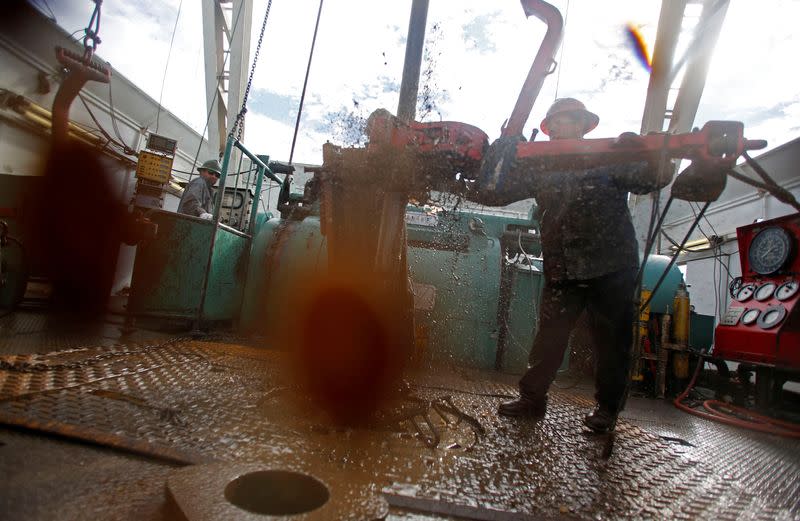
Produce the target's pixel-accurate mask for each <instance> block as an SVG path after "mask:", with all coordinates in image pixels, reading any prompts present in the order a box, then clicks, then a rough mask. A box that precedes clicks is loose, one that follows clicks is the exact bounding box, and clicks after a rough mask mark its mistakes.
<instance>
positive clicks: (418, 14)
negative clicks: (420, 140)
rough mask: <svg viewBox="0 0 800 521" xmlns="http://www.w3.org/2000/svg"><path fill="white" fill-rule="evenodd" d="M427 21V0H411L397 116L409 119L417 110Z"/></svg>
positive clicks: (405, 119)
mask: <svg viewBox="0 0 800 521" xmlns="http://www.w3.org/2000/svg"><path fill="white" fill-rule="evenodd" d="M427 21H428V0H413V3H412V4H411V17H410V19H409V21H408V38H407V39H406V58H405V62H404V63H403V79H402V81H401V83H400V102H399V103H398V105H397V117H398V118H400V119H401V120H403V121H406V122H408V121H411V120H413V119H414V116H415V115H416V112H417V92H418V91H419V72H420V69H421V67H422V49H423V47H424V44H425V24H426V23H427Z"/></svg>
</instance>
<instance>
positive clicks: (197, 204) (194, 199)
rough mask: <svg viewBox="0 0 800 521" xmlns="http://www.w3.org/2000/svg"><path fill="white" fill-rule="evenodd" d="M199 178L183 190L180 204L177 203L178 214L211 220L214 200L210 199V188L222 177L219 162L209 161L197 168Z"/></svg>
mask: <svg viewBox="0 0 800 521" xmlns="http://www.w3.org/2000/svg"><path fill="white" fill-rule="evenodd" d="M197 171H198V173H199V174H200V177H197V178H196V179H192V180H191V181H190V182H189V184H188V185H186V188H184V189H183V195H182V196H181V202H180V203H178V213H183V214H186V215H192V216H194V217H200V218H201V219H208V220H210V219H212V217H213V215H212V214H213V213H214V200H213V199H212V197H211V187H212V186H214V185H215V184H216V183H217V180H218V179H219V176H220V175H222V168H220V166H219V161H217V160H216V159H209V160H208V161H206V162H205V163H203V164H202V165H200V166H199V167H198V168H197Z"/></svg>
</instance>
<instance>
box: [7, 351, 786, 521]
mask: <svg viewBox="0 0 800 521" xmlns="http://www.w3.org/2000/svg"><path fill="white" fill-rule="evenodd" d="M287 374H289V371H288V370H287V367H286V361H285V360H284V358H283V357H282V356H281V354H280V353H278V352H274V351H267V350H261V349H255V348H252V347H246V346H243V345H238V344H236V343H235V342H234V341H232V340H228V341H198V340H191V339H174V340H171V341H166V342H161V343H142V344H131V345H124V346H123V345H117V346H111V347H104V346H98V347H93V348H83V349H77V350H66V351H61V352H58V353H53V354H49V355H44V354H31V355H16V356H5V357H0V421H1V422H2V423H5V424H6V425H14V426H20V427H26V428H32V429H35V430H39V431H45V432H51V433H55V434H59V435H62V436H68V437H71V438H77V439H83V440H86V441H91V442H94V443H99V444H102V445H108V446H114V447H118V448H124V449H126V450H128V451H132V452H135V453H139V454H143V455H147V456H149V457H154V458H157V459H158V460H160V461H166V462H182V463H199V462H208V461H227V462H253V461H262V462H272V463H276V462H278V463H280V464H281V465H284V466H287V467H290V468H298V469H314V468H324V469H326V472H328V473H332V474H333V475H341V476H342V479H347V480H350V481H355V482H361V483H363V484H364V485H365V486H367V487H369V488H370V489H371V490H373V491H375V493H378V492H379V491H380V490H381V489H385V491H386V492H387V493H388V494H389V495H390V496H391V497H394V498H395V499H401V500H403V501H402V504H405V505H411V506H412V507H413V508H416V509H421V510H422V511H423V512H424V511H426V510H428V511H429V510H430V508H431V505H436V507H437V508H439V509H440V510H439V511H441V512H449V513H450V514H451V515H455V514H457V513H459V512H461V513H463V512H484V511H485V512H490V511H496V512H502V513H508V512H516V513H528V514H535V515H536V517H537V518H560V517H566V518H578V519H608V518H610V519H619V518H640V519H661V518H675V519H706V518H714V519H796V518H799V517H800V506H799V505H800V481H799V480H800V478H798V476H800V472H798V470H799V465H800V463H799V462H800V444H798V443H797V442H792V441H789V440H780V439H776V438H774V437H770V436H762V435H755V434H749V433H742V432H741V431H736V430H734V429H730V428H726V427H724V426H718V425H716V424H710V423H708V422H705V421H703V420H700V419H694V418H692V417H689V416H687V415H682V414H680V413H678V412H677V411H674V414H676V415H675V416H668V415H665V414H664V412H663V411H662V410H661V409H662V407H661V406H663V405H665V404H663V402H651V401H645V400H640V401H634V400H632V402H635V403H634V404H632V405H629V408H628V411H626V413H625V418H626V420H625V421H622V422H621V423H620V425H619V426H618V432H617V434H616V436H615V440H614V446H613V452H612V454H611V457H610V458H608V459H604V458H603V452H604V451H605V450H606V449H607V448H608V446H607V442H608V439H607V437H602V436H601V437H596V436H593V435H588V434H586V433H583V432H582V430H581V427H580V425H581V419H582V416H583V415H584V414H585V412H586V410H587V409H588V408H589V407H590V406H591V400H590V399H589V398H588V397H587V396H586V393H585V392H582V391H581V390H580V389H577V390H561V391H558V390H556V391H554V393H553V397H552V400H551V407H550V409H549V411H548V415H547V417H546V418H545V420H544V421H542V422H539V423H532V422H530V421H528V420H507V419H504V418H499V417H497V415H496V413H495V409H496V406H497V404H498V403H499V402H500V401H501V400H503V399H504V398H503V397H505V396H513V395H514V394H515V388H514V387H513V386H510V385H507V384H505V383H502V382H498V381H496V380H494V379H493V375H491V374H488V373H479V372H474V371H473V372H460V373H459V372H455V371H452V370H447V369H443V368H437V369H436V370H435V371H428V372H425V373H423V374H419V375H416V376H413V377H410V378H409V380H408V382H409V389H410V394H409V395H408V396H407V397H406V398H405V399H404V400H403V401H402V402H399V403H393V404H391V406H389V405H387V407H386V409H385V410H384V411H382V414H381V415H379V418H378V420H376V422H375V423H374V424H372V425H370V426H368V427H365V428H363V429H358V430H349V429H342V428H340V427H336V426H332V425H330V424H329V423H328V422H327V420H326V418H325V416H324V415H323V414H321V413H319V412H317V411H315V410H314V409H313V406H311V404H310V403H309V402H307V401H306V400H304V399H303V398H302V397H300V396H297V393H296V391H295V389H294V387H293V385H292V382H291V381H289V380H288V377H287ZM648 404H649V406H648ZM654 404H657V407H656V408H655V409H656V411H657V412H656V413H653V407H652V406H653V405H654ZM664 410H666V409H664ZM648 415H650V416H649V417H648ZM648 422H649V423H648ZM672 424H674V427H673V426H672ZM665 427H668V428H670V429H671V430H665ZM678 431H680V432H678ZM665 432H666V433H669V432H671V433H672V434H673V435H669V434H665ZM675 434H678V436H674V435H675ZM664 436H666V438H665V437H664ZM676 438H681V439H685V440H686V441H687V442H689V443H691V444H692V445H693V446H690V445H681V444H676V443H675V442H674V439H676ZM670 440H671V441H670ZM2 455H3V452H1V451H0V456H2ZM7 465H8V461H5V462H3V460H2V459H0V468H5V470H6V471H10V475H11V476H12V481H13V475H14V472H15V469H14V468H13V466H12V468H10V469H9V468H7ZM16 472H19V470H18V469H16ZM156 475H157V476H160V477H163V472H162V473H161V474H158V473H157V474H156ZM159 479H160V478H159V477H157V478H155V480H156V481H158V480H159ZM153 486H155V487H158V486H159V484H153ZM160 486H161V487H163V481H162V482H161V483H160ZM14 497H17V498H18V497H19V496H14ZM0 499H2V498H0ZM4 504H5V506H7V507H8V508H10V510H8V511H9V512H17V513H20V514H24V513H25V512H26V510H25V505H24V504H20V503H18V502H17V501H16V500H15V501H10V502H9V501H5V502H4ZM121 508H123V511H126V512H127V510H124V508H129V505H128V507H121ZM465 509H466V510H465ZM355 510H356V509H354V516H355V517H353V519H357V518H358V516H357V513H356V512H355ZM403 512H404V511H403V510H402V509H398V508H394V509H393V510H392V514H390V518H391V516H396V518H397V519H413V518H414V515H415V514H408V513H403ZM405 512H408V511H405ZM426 515H430V514H426ZM408 516H411V517H408ZM21 517H22V518H24V515H23V516H21ZM110 517H114V516H110ZM122 517H125V516H124V515H123V516H122ZM156 518H158V517H157V516H156ZM433 518H434V517H424V518H421V519H433ZM499 519H501V518H499Z"/></svg>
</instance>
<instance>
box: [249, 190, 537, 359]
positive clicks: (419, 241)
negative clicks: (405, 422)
mask: <svg viewBox="0 0 800 521" xmlns="http://www.w3.org/2000/svg"><path fill="white" fill-rule="evenodd" d="M406 225H407V227H406V229H407V241H408V253H407V258H408V267H409V273H410V276H411V283H412V285H413V292H414V308H415V309H414V316H415V329H416V331H415V337H416V340H417V347H418V349H419V350H421V351H422V352H421V353H420V354H421V355H422V356H423V358H425V359H439V360H442V359H444V360H449V361H452V362H453V363H457V364H460V365H468V366H471V367H477V368H498V369H501V370H503V371H508V372H515V373H520V372H522V371H524V369H525V367H526V365H527V357H528V350H529V349H530V345H531V342H532V339H533V335H534V333H535V328H536V318H537V306H538V301H539V298H540V293H541V287H542V272H541V259H539V258H538V256H539V255H540V253H541V250H540V246H539V240H538V226H537V224H536V223H535V222H534V221H533V219H532V218H531V217H519V216H516V215H513V216H508V215H500V214H491V213H488V212H477V211H469V210H462V211H457V212H443V211H439V212H434V211H431V210H430V209H428V211H426V210H425V209H422V208H419V207H414V206H409V207H408V209H407V212H406ZM326 246H327V245H326V241H325V237H324V236H323V235H322V234H321V233H320V220H319V217H317V216H315V215H310V216H308V217H305V218H304V219H302V220H292V219H272V220H269V221H266V222H265V223H264V225H263V227H261V228H260V229H259V230H258V232H257V234H256V236H255V238H254V240H253V252H252V255H251V257H250V262H249V267H248V273H247V280H248V286H247V290H246V292H245V295H244V302H243V305H242V312H241V319H240V322H239V324H240V328H241V330H242V332H244V333H248V334H256V335H259V336H265V337H266V338H267V340H269V339H270V338H271V337H273V332H275V331H280V330H281V328H282V327H285V325H284V324H282V323H281V319H280V314H279V313H275V312H273V311H274V310H276V309H279V308H280V307H281V306H282V305H285V303H286V302H288V301H290V300H291V299H290V298H289V296H290V295H291V293H292V292H293V291H296V290H297V288H298V287H300V286H301V285H302V284H301V283H302V281H304V280H305V279H306V278H308V277H312V276H319V275H320V274H322V273H325V271H326V270H327V248H326Z"/></svg>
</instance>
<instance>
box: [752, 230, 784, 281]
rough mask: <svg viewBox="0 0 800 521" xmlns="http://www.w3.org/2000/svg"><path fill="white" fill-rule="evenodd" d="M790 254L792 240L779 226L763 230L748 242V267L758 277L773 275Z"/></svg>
mask: <svg viewBox="0 0 800 521" xmlns="http://www.w3.org/2000/svg"><path fill="white" fill-rule="evenodd" d="M791 253H792V238H791V237H790V236H789V232H787V231H786V230H784V229H783V228H781V227H780V226H770V227H768V228H764V229H763V230H761V231H760V232H758V233H757V234H756V236H755V237H753V240H752V241H751V242H750V251H749V252H748V259H749V260H750V267H751V268H752V269H753V271H755V272H756V273H758V274H760V275H769V274H771V273H775V272H776V271H778V270H779V269H781V268H782V267H783V265H784V264H786V261H787V260H789V255H790V254H791Z"/></svg>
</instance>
